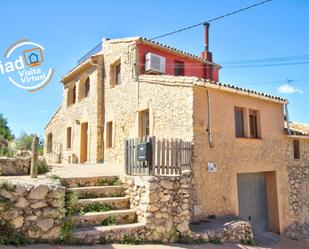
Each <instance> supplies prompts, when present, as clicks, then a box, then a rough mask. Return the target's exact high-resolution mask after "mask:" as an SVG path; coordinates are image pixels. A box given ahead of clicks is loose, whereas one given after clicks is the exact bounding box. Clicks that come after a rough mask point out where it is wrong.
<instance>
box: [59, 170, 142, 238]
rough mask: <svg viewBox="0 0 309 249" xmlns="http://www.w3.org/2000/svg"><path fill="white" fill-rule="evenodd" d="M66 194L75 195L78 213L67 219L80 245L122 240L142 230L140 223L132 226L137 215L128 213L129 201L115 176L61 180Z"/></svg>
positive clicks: (132, 212)
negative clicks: (70, 221) (64, 185)
mask: <svg viewBox="0 0 309 249" xmlns="http://www.w3.org/2000/svg"><path fill="white" fill-rule="evenodd" d="M62 181H63V182H64V183H65V184H66V185H67V186H68V188H67V194H72V193H76V194H77V196H78V200H77V203H76V206H77V207H78V208H79V209H81V211H82V212H85V213H81V214H77V215H74V216H71V219H72V221H73V224H74V225H75V227H76V229H75V232H74V237H75V239H76V240H81V241H82V242H83V243H100V242H102V241H103V242H104V241H114V242H116V241H124V240H125V238H126V236H131V237H129V239H132V238H134V237H135V236H136V234H137V233H139V232H140V231H143V229H144V227H145V226H144V224H141V223H136V222H137V214H136V212H135V211H134V210H130V209H129V207H130V198H129V197H127V196H125V194H124V192H125V186H124V185H122V183H121V182H120V181H119V177H117V176H96V177H77V178H76V177H75V178H64V179H62Z"/></svg>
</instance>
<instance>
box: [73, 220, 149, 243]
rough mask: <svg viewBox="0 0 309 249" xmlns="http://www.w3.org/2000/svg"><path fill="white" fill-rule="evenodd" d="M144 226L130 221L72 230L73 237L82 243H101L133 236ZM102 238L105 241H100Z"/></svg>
mask: <svg viewBox="0 0 309 249" xmlns="http://www.w3.org/2000/svg"><path fill="white" fill-rule="evenodd" d="M144 228H145V224H142V223H132V224H124V225H113V226H94V227H79V228H77V229H75V231H74V238H75V239H76V240H81V241H83V242H84V243H86V244H87V243H103V242H106V241H108V239H111V240H112V241H117V240H118V241H122V240H123V239H124V237H125V236H134V235H136V234H138V233H139V232H141V231H142V230H143V229H144ZM102 238H103V239H105V240H106V241H102Z"/></svg>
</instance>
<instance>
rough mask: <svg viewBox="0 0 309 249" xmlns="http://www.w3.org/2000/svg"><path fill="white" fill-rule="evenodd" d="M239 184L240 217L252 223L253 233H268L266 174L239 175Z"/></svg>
mask: <svg viewBox="0 0 309 249" xmlns="http://www.w3.org/2000/svg"><path fill="white" fill-rule="evenodd" d="M237 183H238V205H239V216H240V217H242V218H244V219H247V220H249V221H251V224H252V229H253V232H255V233H263V232H267V231H268V210H267V207H268V205H267V192H266V174H265V173H253V174H239V175H237Z"/></svg>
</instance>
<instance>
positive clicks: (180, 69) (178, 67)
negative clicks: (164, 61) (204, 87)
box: [175, 60, 185, 76]
mask: <svg viewBox="0 0 309 249" xmlns="http://www.w3.org/2000/svg"><path fill="white" fill-rule="evenodd" d="M184 75H185V63H184V62H183V61H177V60H175V76H184Z"/></svg>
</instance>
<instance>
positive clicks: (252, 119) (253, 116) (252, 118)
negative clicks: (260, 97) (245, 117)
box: [249, 110, 259, 138]
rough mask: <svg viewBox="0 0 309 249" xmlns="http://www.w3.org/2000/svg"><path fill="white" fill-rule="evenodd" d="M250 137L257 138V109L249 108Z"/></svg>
mask: <svg viewBox="0 0 309 249" xmlns="http://www.w3.org/2000/svg"><path fill="white" fill-rule="evenodd" d="M249 125H250V138H259V131H258V115H257V111H254V110H249Z"/></svg>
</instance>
